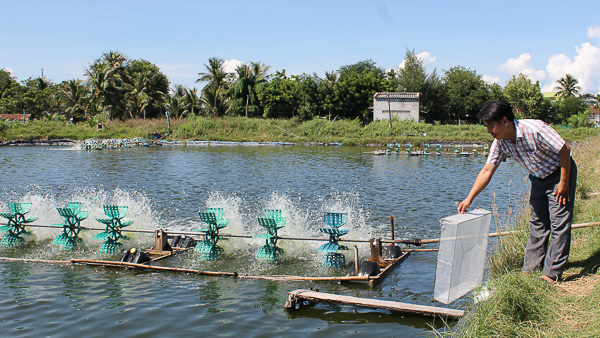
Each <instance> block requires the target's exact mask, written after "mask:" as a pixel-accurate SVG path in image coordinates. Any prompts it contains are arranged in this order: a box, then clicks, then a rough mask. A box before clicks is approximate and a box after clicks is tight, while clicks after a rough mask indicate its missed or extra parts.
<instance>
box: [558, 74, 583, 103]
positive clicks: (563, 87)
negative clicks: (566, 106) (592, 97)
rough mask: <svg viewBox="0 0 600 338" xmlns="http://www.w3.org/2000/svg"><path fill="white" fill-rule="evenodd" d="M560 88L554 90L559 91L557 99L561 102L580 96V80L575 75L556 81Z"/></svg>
mask: <svg viewBox="0 0 600 338" xmlns="http://www.w3.org/2000/svg"><path fill="white" fill-rule="evenodd" d="M556 83H558V86H556V87H554V90H557V91H558V93H556V98H557V99H559V100H561V99H565V98H567V97H571V96H579V95H580V94H579V91H580V90H581V87H579V85H578V84H579V80H577V79H576V78H575V77H573V75H571V74H567V75H565V76H564V77H561V78H560V79H558V80H557V81H556Z"/></svg>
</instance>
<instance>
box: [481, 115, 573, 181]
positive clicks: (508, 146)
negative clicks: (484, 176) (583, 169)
mask: <svg viewBox="0 0 600 338" xmlns="http://www.w3.org/2000/svg"><path fill="white" fill-rule="evenodd" d="M514 124H515V129H516V135H517V142H516V143H514V142H513V141H512V140H508V139H500V140H494V142H493V143H492V146H491V148H490V155H489V156H488V159H487V161H486V163H487V164H491V165H498V164H500V162H504V161H506V158H507V157H508V156H510V157H513V158H514V159H515V160H517V162H519V163H521V164H522V165H523V166H524V167H525V169H527V170H528V171H529V172H530V173H531V174H532V175H533V176H535V177H537V178H546V177H548V176H549V175H550V174H552V173H553V172H554V171H556V169H558V167H559V164H560V155H559V152H560V149H561V148H562V147H563V146H564V144H565V140H563V139H562V137H560V135H558V133H557V132H556V131H555V130H554V129H553V128H552V127H551V126H550V125H548V124H547V123H546V122H544V121H540V120H514Z"/></svg>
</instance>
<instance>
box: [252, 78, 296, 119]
mask: <svg viewBox="0 0 600 338" xmlns="http://www.w3.org/2000/svg"><path fill="white" fill-rule="evenodd" d="M296 87H297V85H296V80H295V79H293V78H290V77H287V76H286V75H285V69H284V70H282V71H278V72H275V75H273V76H272V77H271V79H270V81H268V82H264V83H261V84H258V85H257V86H256V95H257V97H258V101H259V102H260V103H261V105H262V107H263V117H265V118H291V117H293V116H294V114H295V111H296V109H297V106H298V95H297V88H296Z"/></svg>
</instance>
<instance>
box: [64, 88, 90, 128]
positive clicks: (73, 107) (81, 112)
mask: <svg viewBox="0 0 600 338" xmlns="http://www.w3.org/2000/svg"><path fill="white" fill-rule="evenodd" d="M59 95H60V99H61V101H62V103H63V105H64V107H65V113H67V114H68V115H70V116H71V117H74V118H78V117H81V116H83V117H85V118H86V119H87V118H88V114H87V110H88V109H87V108H88V105H89V90H88V88H87V87H86V86H84V85H83V82H82V81H81V80H69V81H67V82H65V83H63V84H62V85H61V88H60V90H59Z"/></svg>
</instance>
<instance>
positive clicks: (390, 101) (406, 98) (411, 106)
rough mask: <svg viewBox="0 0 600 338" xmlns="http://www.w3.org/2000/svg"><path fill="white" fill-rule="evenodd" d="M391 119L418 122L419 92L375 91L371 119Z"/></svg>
mask: <svg viewBox="0 0 600 338" xmlns="http://www.w3.org/2000/svg"><path fill="white" fill-rule="evenodd" d="M390 111H391V113H392V119H398V120H411V119H412V120H414V121H415V122H419V93H375V95H374V96H373V120H374V121H377V120H389V119H390Z"/></svg>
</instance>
